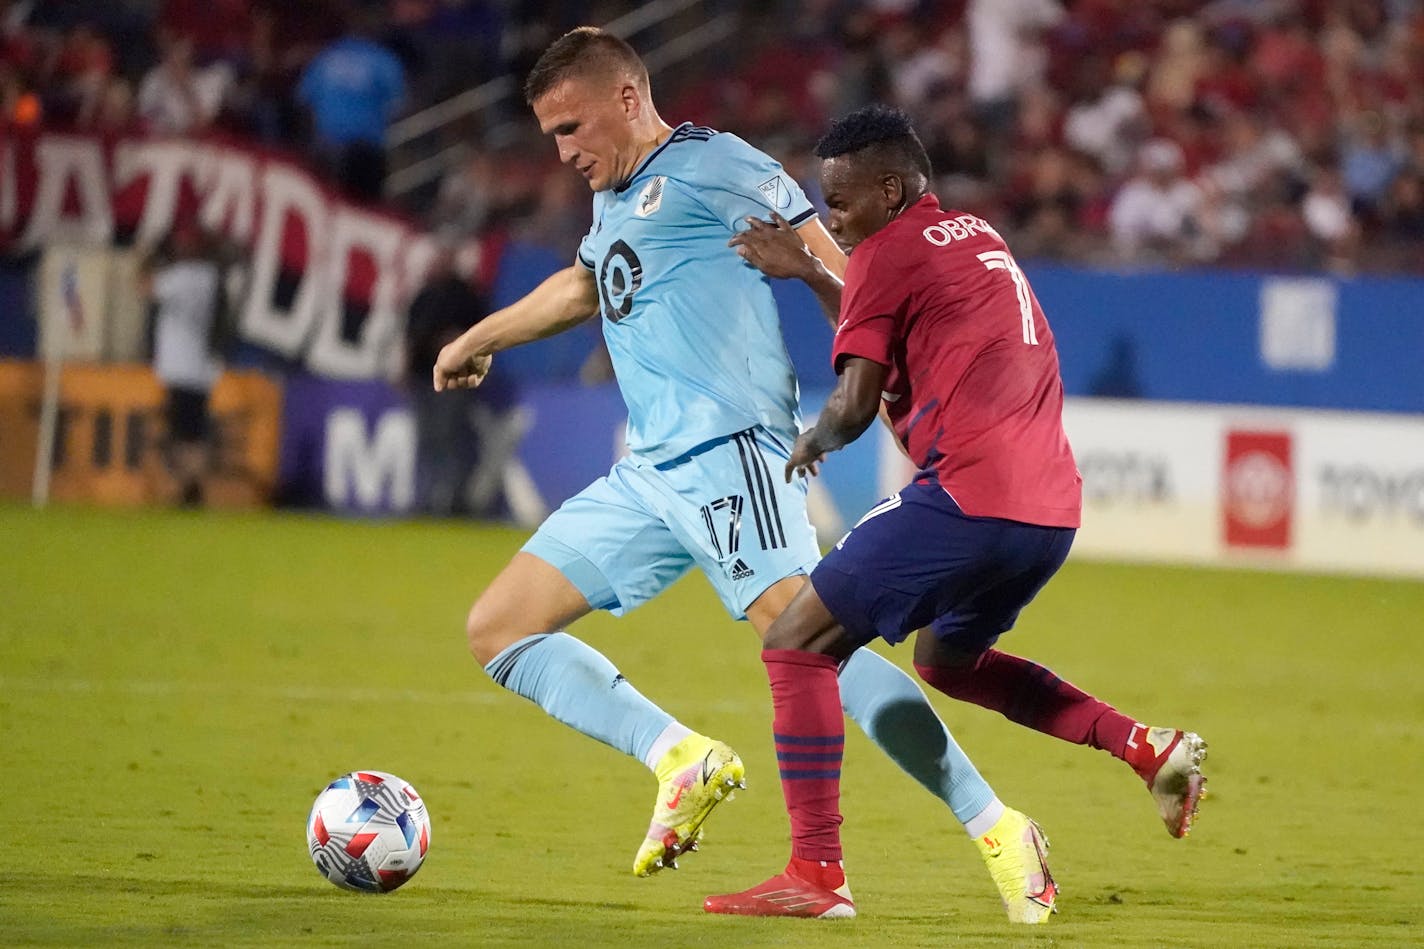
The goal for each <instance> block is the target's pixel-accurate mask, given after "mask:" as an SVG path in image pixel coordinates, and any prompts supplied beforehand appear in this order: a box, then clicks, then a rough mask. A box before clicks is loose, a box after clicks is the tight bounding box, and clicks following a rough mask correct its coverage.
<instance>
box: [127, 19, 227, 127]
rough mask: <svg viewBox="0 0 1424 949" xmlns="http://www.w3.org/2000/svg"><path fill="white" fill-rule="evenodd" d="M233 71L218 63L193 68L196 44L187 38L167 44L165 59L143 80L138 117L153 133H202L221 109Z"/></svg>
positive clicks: (140, 88)
mask: <svg viewBox="0 0 1424 949" xmlns="http://www.w3.org/2000/svg"><path fill="white" fill-rule="evenodd" d="M232 82H233V76H232V69H231V68H230V67H229V66H227V65H226V64H223V63H215V64H213V65H212V66H209V67H207V68H205V69H198V68H195V67H194V65H193V44H192V42H191V41H190V40H189V39H187V38H186V37H176V38H173V39H171V40H170V41H169V42H168V45H167V48H166V49H165V50H164V53H163V59H162V60H161V61H160V62H159V63H158V65H157V66H154V67H153V68H152V69H150V70H149V71H148V75H146V76H144V77H143V83H142V84H141V85H140V86H139V90H138V114H139V116H140V118H142V119H143V120H144V122H145V123H146V124H147V125H148V128H149V130H150V131H152V132H156V133H158V134H162V135H184V134H187V133H189V132H198V131H202V130H203V129H204V128H206V127H208V126H209V125H211V124H212V122H213V120H214V119H216V118H217V116H218V113H219V112H220V111H221V110H222V106H223V100H224V98H225V97H226V96H227V92H228V89H229V87H230V86H231V85H232Z"/></svg>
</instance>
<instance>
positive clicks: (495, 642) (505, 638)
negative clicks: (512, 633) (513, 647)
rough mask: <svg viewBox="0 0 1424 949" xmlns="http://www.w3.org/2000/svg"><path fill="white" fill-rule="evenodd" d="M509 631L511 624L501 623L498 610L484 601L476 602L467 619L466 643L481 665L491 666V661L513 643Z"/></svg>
mask: <svg viewBox="0 0 1424 949" xmlns="http://www.w3.org/2000/svg"><path fill="white" fill-rule="evenodd" d="M509 629H510V627H509V624H508V623H507V622H502V621H501V619H500V616H499V611H498V610H496V609H492V608H491V605H490V604H488V603H486V602H485V601H484V600H483V599H480V600H476V601H475V605H474V606H472V607H470V612H469V614H468V615H466V617H465V642H466V643H467V644H468V645H469V647H470V655H472V656H474V657H475V661H476V662H478V663H479V664H480V665H482V666H486V665H489V662H490V660H491V659H493V658H494V657H495V656H498V655H499V654H500V653H501V652H503V651H504V649H505V647H507V646H508V645H509V644H510V642H512V640H510V639H509Z"/></svg>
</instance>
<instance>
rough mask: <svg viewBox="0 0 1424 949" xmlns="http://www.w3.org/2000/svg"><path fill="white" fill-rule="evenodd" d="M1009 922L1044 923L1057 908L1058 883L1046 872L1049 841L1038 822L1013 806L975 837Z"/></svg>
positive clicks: (975, 842)
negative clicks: (986, 829)
mask: <svg viewBox="0 0 1424 949" xmlns="http://www.w3.org/2000/svg"><path fill="white" fill-rule="evenodd" d="M974 844H975V846H977V847H978V848H979V853H980V854H981V855H982V856H983V857H984V863H985V865H986V866H988V868H989V874H990V875H991V876H992V877H993V878H994V884H995V885H996V886H997V887H998V888H999V896H1000V898H1002V899H1003V901H1004V909H1006V910H1008V913H1009V922H1011V923H1031V924H1032V923H1046V922H1048V917H1049V916H1051V915H1052V914H1054V913H1056V912H1057V911H1058V909H1057V907H1056V906H1054V900H1056V899H1057V897H1058V886H1057V885H1056V884H1055V883H1054V882H1053V875H1052V874H1050V873H1049V872H1048V862H1047V859H1046V855H1047V853H1048V841H1047V840H1046V839H1045V838H1044V836H1043V832H1042V831H1040V830H1039V829H1038V825H1037V824H1035V823H1034V822H1033V821H1031V820H1029V818H1028V817H1027V816H1025V815H1023V814H1021V813H1019V812H1018V811H1016V810H1014V809H1013V808H1005V809H1004V814H1003V816H1002V817H1000V818H999V820H998V823H996V824H995V825H994V826H993V827H991V828H989V832H988V833H986V834H984V835H983V836H981V837H978V838H976V839H975V841H974Z"/></svg>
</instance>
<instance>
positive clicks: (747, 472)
mask: <svg viewBox="0 0 1424 949" xmlns="http://www.w3.org/2000/svg"><path fill="white" fill-rule="evenodd" d="M732 441H733V442H735V443H736V445H737V454H739V455H741V457H742V477H744V478H746V479H747V497H749V498H750V499H751V502H752V520H754V521H756V529H757V540H758V541H759V542H760V543H761V549H762V550H766V531H765V529H763V527H762V523H761V507H760V506H759V505H758V504H757V499H756V490H755V488H754V487H753V486H752V469H751V465H750V464H749V463H748V462H747V448H746V445H744V444H742V433H741V432H738V433H737V434H736V435H733V436H732Z"/></svg>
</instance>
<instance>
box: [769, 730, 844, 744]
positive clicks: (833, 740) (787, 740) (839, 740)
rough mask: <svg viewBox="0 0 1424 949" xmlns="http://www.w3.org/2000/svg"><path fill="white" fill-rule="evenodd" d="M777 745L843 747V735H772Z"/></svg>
mask: <svg viewBox="0 0 1424 949" xmlns="http://www.w3.org/2000/svg"><path fill="white" fill-rule="evenodd" d="M772 738H773V739H775V741H776V743H777V744H778V745H844V744H845V736H844V735H783V734H781V733H780V732H776V733H774V734H773V735H772Z"/></svg>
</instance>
